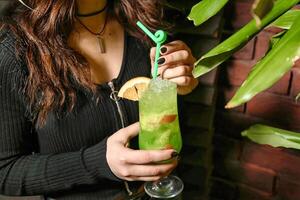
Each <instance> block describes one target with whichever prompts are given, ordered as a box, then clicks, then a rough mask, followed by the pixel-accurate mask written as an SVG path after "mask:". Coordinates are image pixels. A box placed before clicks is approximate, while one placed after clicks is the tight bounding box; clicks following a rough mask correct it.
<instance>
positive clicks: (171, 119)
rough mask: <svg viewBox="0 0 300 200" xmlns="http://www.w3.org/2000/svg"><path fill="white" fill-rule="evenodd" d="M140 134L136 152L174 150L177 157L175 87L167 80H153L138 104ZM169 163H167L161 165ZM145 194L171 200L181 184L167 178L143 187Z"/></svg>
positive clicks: (173, 178)
mask: <svg viewBox="0 0 300 200" xmlns="http://www.w3.org/2000/svg"><path fill="white" fill-rule="evenodd" d="M139 113H140V114H139V115H140V125H141V131H140V133H139V148H140V149H143V150H161V149H168V148H173V149H175V150H176V151H177V152H178V153H179V152H180V150H181V147H182V140H181V134H180V128H179V121H178V110H177V86H176V84H175V83H172V82H170V81H168V80H162V79H160V78H156V79H152V80H151V81H150V84H149V87H148V89H147V90H146V91H145V92H144V93H143V94H142V97H141V98H140V100H139ZM164 162H170V161H164ZM144 187H145V191H146V193H147V194H148V195H149V196H151V197H154V198H173V197H175V196H177V195H178V194H180V193H181V192H182V190H183V183H182V181H181V180H180V179H179V178H178V177H176V176H173V175H172V176H171V175H170V176H167V177H164V178H162V179H161V180H159V181H157V182H146V183H145V186H144Z"/></svg>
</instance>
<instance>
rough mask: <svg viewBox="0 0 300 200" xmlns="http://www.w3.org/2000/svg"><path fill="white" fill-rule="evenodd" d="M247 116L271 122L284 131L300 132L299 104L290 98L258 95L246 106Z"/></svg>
mask: <svg viewBox="0 0 300 200" xmlns="http://www.w3.org/2000/svg"><path fill="white" fill-rule="evenodd" d="M246 112H247V113H248V114H250V115H253V116H256V117H260V118H264V119H267V120H268V121H272V122H274V123H276V124H278V126H281V127H285V129H289V130H295V131H300V121H299V116H300V104H296V103H295V102H293V101H292V99H291V98H289V97H286V96H281V95H275V94H271V93H266V92H263V93H260V94H259V95H257V96H256V97H255V98H253V99H252V100H251V101H250V102H249V103H248V104H247V111H246Z"/></svg>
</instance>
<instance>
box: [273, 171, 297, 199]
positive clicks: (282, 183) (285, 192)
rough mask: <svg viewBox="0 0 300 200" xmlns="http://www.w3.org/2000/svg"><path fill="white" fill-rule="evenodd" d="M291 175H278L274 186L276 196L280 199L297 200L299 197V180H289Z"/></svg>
mask: <svg viewBox="0 0 300 200" xmlns="http://www.w3.org/2000/svg"><path fill="white" fill-rule="evenodd" d="M291 179H292V177H289V176H280V177H279V178H278V184H277V187H276V190H277V193H278V196H279V197H280V198H281V199H288V200H299V199H300V190H299V188H300V181H299V180H291Z"/></svg>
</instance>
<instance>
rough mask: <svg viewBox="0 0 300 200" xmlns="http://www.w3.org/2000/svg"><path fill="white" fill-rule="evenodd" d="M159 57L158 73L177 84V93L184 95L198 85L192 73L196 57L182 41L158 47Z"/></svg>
mask: <svg viewBox="0 0 300 200" xmlns="http://www.w3.org/2000/svg"><path fill="white" fill-rule="evenodd" d="M155 49H156V48H155V47H153V48H152V49H151V53H150V58H151V61H152V62H151V63H152V69H153V63H154V59H155ZM160 53H161V57H160V58H159V60H158V63H159V68H158V75H159V76H160V77H161V78H162V79H168V80H170V81H172V82H174V83H176V84H177V86H178V87H177V91H178V94H181V95H185V94H188V93H190V92H192V91H193V89H195V88H196V87H197V85H198V79H196V78H194V77H193V75H192V71H193V67H194V63H195V62H196V59H195V58H194V56H193V55H192V52H191V49H190V48H189V47H188V46H187V45H186V44H185V43H184V42H182V41H179V40H176V41H173V42H170V43H167V44H165V45H163V46H162V47H161V48H160Z"/></svg>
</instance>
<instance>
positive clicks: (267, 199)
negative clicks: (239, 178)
mask: <svg viewBox="0 0 300 200" xmlns="http://www.w3.org/2000/svg"><path fill="white" fill-rule="evenodd" d="M238 192H239V197H238V199H241V200H254V199H255V200H258V199H259V200H271V199H272V193H268V192H265V191H261V190H257V189H255V188H253V187H249V186H247V185H244V184H238Z"/></svg>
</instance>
